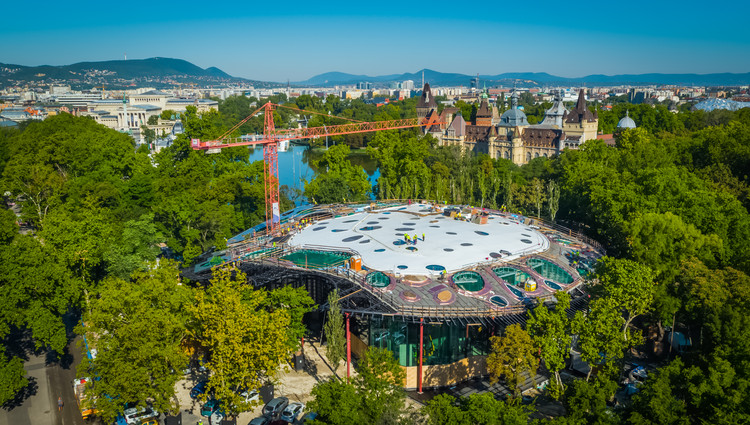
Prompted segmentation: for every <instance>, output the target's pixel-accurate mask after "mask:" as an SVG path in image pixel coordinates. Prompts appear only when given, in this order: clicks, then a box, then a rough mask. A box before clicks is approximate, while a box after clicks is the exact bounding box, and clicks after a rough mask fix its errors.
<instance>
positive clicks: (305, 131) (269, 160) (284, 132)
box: [191, 102, 445, 232]
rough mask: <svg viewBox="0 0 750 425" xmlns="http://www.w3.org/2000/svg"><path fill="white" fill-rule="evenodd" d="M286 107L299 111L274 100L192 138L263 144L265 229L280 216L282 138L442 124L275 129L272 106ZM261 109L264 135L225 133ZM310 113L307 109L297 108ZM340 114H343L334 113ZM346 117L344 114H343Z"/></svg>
mask: <svg viewBox="0 0 750 425" xmlns="http://www.w3.org/2000/svg"><path fill="white" fill-rule="evenodd" d="M277 107H281V108H288V109H293V110H297V111H300V110H299V109H297V108H290V107H286V106H283V105H276V104H274V103H270V102H269V103H266V104H265V105H263V106H261V107H260V108H258V109H257V110H256V111H255V112H253V113H252V114H250V115H249V116H248V117H247V118H245V119H243V120H242V121H240V122H239V123H237V124H236V125H235V126H234V127H232V128H231V129H229V130H228V131H227V132H225V133H224V134H223V135H222V136H221V137H219V138H217V139H216V140H209V141H201V140H199V139H192V140H191V147H192V148H193V149H195V150H205V151H207V152H208V153H215V152H217V151H218V150H219V149H222V148H229V147H234V146H250V145H263V163H264V165H263V169H264V174H265V183H266V189H265V192H266V230H267V231H268V232H270V231H272V230H273V229H274V228H276V225H277V223H279V222H280V219H281V211H280V206H279V166H278V145H279V142H281V141H285V140H300V139H310V138H318V137H325V136H338V135H342V134H355V133H368V132H371V131H382V130H396V129H402V128H411V127H431V126H433V125H441V124H445V123H443V122H441V121H440V120H439V119H438V117H436V116H434V115H433V116H431V117H428V118H404V119H398V120H387V121H373V122H350V123H346V124H338V125H329V126H323V127H308V128H296V129H278V130H277V129H276V128H275V125H274V122H273V110H274V108H277ZM261 111H263V112H264V114H265V117H264V118H265V119H264V129H263V138H262V139H259V140H249V139H247V138H242V137H228V136H229V135H230V134H232V133H233V132H234V131H235V130H237V129H238V128H240V126H241V125H242V124H244V123H246V122H247V121H248V120H249V119H250V118H252V117H253V116H255V115H256V114H257V113H259V112H261ZM300 112H304V113H311V112H310V111H300ZM334 118H342V117H334ZM342 119H347V118H342Z"/></svg>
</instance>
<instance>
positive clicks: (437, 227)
mask: <svg viewBox="0 0 750 425" xmlns="http://www.w3.org/2000/svg"><path fill="white" fill-rule="evenodd" d="M430 227H434V228H435V229H439V228H440V226H435V225H432V226H430Z"/></svg>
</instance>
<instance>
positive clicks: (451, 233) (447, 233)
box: [445, 232, 458, 235]
mask: <svg viewBox="0 0 750 425" xmlns="http://www.w3.org/2000/svg"><path fill="white" fill-rule="evenodd" d="M445 234H446V235H457V234H458V233H456V232H445Z"/></svg>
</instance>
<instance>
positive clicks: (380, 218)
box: [378, 213, 389, 220]
mask: <svg viewBox="0 0 750 425" xmlns="http://www.w3.org/2000/svg"><path fill="white" fill-rule="evenodd" d="M384 214H388V213H384ZM388 218H389V217H378V220H388Z"/></svg>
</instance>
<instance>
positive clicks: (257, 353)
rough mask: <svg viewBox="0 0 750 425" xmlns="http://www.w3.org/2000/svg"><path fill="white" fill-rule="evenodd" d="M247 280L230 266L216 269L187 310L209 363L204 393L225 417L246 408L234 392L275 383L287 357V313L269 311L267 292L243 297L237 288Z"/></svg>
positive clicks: (247, 406)
mask: <svg viewBox="0 0 750 425" xmlns="http://www.w3.org/2000/svg"><path fill="white" fill-rule="evenodd" d="M246 281H247V279H246V277H245V275H244V274H243V273H242V272H240V271H239V270H237V269H235V268H233V267H229V266H226V267H223V268H217V269H215V270H214V271H213V278H212V279H211V284H210V285H209V286H208V287H207V288H206V289H205V290H197V291H196V292H195V303H194V304H193V305H191V306H189V307H188V311H189V312H190V314H191V317H192V321H191V326H190V328H189V331H190V336H191V338H192V339H193V341H195V342H196V343H197V344H198V345H199V346H200V347H201V348H202V349H203V350H204V352H205V353H206V354H207V355H208V358H209V360H208V362H206V367H207V368H208V369H209V370H210V371H211V375H210V378H209V380H208V389H209V390H210V391H213V392H214V396H215V397H216V399H218V400H221V401H222V407H223V408H224V409H225V411H227V412H229V413H238V412H240V411H244V410H247V409H248V408H250V407H251V406H250V405H248V404H246V403H245V402H244V400H242V399H241V398H240V396H239V394H238V390H240V389H243V388H246V389H249V390H252V389H258V388H260V387H261V386H262V385H263V384H264V383H265V382H266V381H267V380H273V379H275V376H276V373H277V371H278V369H279V367H280V366H281V365H282V364H283V363H284V362H287V361H288V359H289V357H290V355H291V350H290V347H289V344H288V341H289V336H288V331H289V327H290V322H291V321H290V317H289V313H288V312H287V311H285V310H284V309H276V310H273V311H268V310H267V309H266V306H267V305H269V301H268V293H267V292H265V291H254V293H253V294H252V296H251V297H248V296H247V295H248V293H247V291H244V294H245V296H244V297H243V290H242V288H241V287H240V285H241V283H244V282H246Z"/></svg>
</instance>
